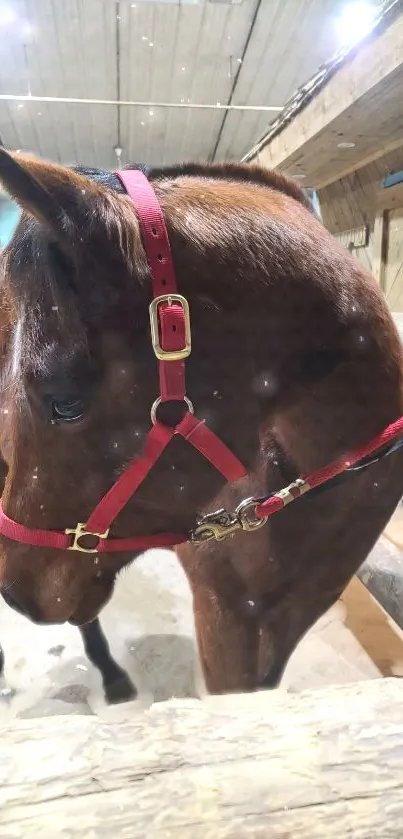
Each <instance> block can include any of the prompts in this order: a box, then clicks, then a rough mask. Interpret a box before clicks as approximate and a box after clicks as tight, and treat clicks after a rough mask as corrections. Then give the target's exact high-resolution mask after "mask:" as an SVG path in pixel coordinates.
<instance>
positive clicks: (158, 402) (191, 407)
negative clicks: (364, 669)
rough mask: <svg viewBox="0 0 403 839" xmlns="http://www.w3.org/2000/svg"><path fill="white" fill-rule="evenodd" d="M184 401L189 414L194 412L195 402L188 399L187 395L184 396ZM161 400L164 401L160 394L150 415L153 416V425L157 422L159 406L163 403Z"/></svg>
mask: <svg viewBox="0 0 403 839" xmlns="http://www.w3.org/2000/svg"><path fill="white" fill-rule="evenodd" d="M182 401H183V402H185V403H186V405H187V409H188V411H189V414H194V412H195V410H194V407H193V404H192V402H191V401H190V399H188V397H187V396H184V397H183V400H182ZM161 402H162V399H161V397H160V396H159V397H158V399H156V400H155V402H154V403H153V405H152V407H151V411H150V416H151V422H152V424H153V425H155V424H156V422H157V411H158V408H159V406H160V405H161Z"/></svg>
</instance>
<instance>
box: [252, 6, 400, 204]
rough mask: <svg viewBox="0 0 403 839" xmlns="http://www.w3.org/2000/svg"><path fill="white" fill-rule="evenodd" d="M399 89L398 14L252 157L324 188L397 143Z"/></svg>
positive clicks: (307, 183)
mask: <svg viewBox="0 0 403 839" xmlns="http://www.w3.org/2000/svg"><path fill="white" fill-rule="evenodd" d="M402 90H403V15H401V16H400V17H398V18H397V19H396V20H395V21H394V22H393V23H392V24H391V25H390V26H389V27H388V28H387V29H385V30H384V31H383V32H382V33H381V34H380V35H378V36H377V37H374V38H373V39H372V40H370V41H369V42H365V43H364V44H363V45H362V46H361V47H360V48H359V49H358V50H357V52H356V53H355V55H353V56H352V57H351V58H349V59H347V60H346V62H345V63H344V64H343V65H342V66H341V67H340V68H339V70H338V71H337V72H336V73H335V74H334V76H332V77H331V79H330V80H329V81H328V83H327V84H326V86H325V87H324V88H322V90H320V91H319V92H318V94H317V95H316V96H315V97H314V99H312V101H311V102H310V103H309V104H308V105H307V106H306V107H305V108H304V109H303V110H302V111H301V112H300V113H298V114H297V115H296V116H295V117H294V119H293V120H292V121H291V122H290V123H289V124H288V125H286V126H285V128H284V129H283V130H282V131H281V133H279V134H277V136H275V137H274V138H273V139H272V140H271V142H270V143H269V144H268V145H267V146H265V147H264V148H263V149H262V150H261V152H260V153H259V154H258V155H257V157H256V158H255V162H259V163H261V164H262V165H264V166H267V167H269V168H278V169H279V170H280V171H284V172H287V173H288V174H291V175H295V174H298V173H299V174H302V175H305V180H304V185H306V186H309V187H313V188H316V189H318V188H321V187H324V186H326V185H327V184H329V183H331V182H333V181H335V180H338V179H339V178H341V177H343V176H344V175H346V174H348V173H349V172H352V171H354V170H355V169H357V168H358V167H360V166H363V165H365V164H367V163H369V162H371V161H372V160H375V159H376V158H378V157H380V156H382V155H383V154H385V153H386V152H387V151H391V150H392V149H394V148H397V147H398V146H400V145H403V109H402ZM340 142H348V143H355V146H354V147H352V148H344V149H343V148H341V149H340V148H338V144H339V143H340Z"/></svg>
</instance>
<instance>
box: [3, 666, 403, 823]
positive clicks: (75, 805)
mask: <svg viewBox="0 0 403 839" xmlns="http://www.w3.org/2000/svg"><path fill="white" fill-rule="evenodd" d="M0 736H1V740H0V837H1V839H15V838H16V837H24V839H55V837H63V839H76V837H80V839H98V837H99V839H101V837H102V839H112V837H113V838H114V837H115V836H116V837H122V838H124V837H127V839H140V837H141V839H224V837H225V839H228V837H231V839H241V837H242V838H243V837H255V839H280V837H281V839H324V837H325V836H326V837H330V839H347V837H349V839H350V837H354V839H392V837H393V839H401V837H402V836H403V683H402V682H401V681H400V680H398V679H395V680H394V679H385V680H376V681H370V682H364V683H359V684H353V685H350V686H342V687H341V686H339V687H335V688H327V689H326V690H322V691H316V692H313V691H312V692H306V693H303V694H299V695H289V694H287V693H285V692H283V691H275V692H273V693H271V694H270V693H266V694H263V693H261V694H255V695H251V696H237V697H221V698H218V697H216V698H213V697H211V698H209V699H207V700H205V701H204V702H197V701H196V700H195V701H193V700H191V701H186V700H182V701H180V700H173V701H171V702H169V703H161V704H159V705H154V706H153V707H152V708H151V709H150V710H149V711H147V712H142V713H141V715H140V714H139V715H138V716H136V717H134V718H133V720H132V721H131V722H130V723H129V722H121V723H113V724H112V723H106V722H102V721H100V720H99V719H98V718H96V717H64V718H63V717H62V718H60V717H58V718H45V719H38V720H24V721H16V722H14V723H12V724H9V725H8V726H6V727H3V728H2V730H1V731H0Z"/></svg>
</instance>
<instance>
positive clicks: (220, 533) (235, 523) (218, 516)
mask: <svg viewBox="0 0 403 839" xmlns="http://www.w3.org/2000/svg"><path fill="white" fill-rule="evenodd" d="M256 505H257V501H255V499H254V498H247V499H246V500H245V501H242V503H241V504H239V506H238V507H237V508H236V510H235V512H234V513H229V512H228V510H224V509H222V510H216V511H215V512H214V513H207V515H205V516H202V517H201V518H200V519H199V521H198V522H197V525H196V527H195V529H194V530H193V532H192V534H191V541H192V543H193V544H194V545H199V544H201V543H202V542H209V541H211V540H213V539H214V540H215V541H217V542H220V541H221V540H222V539H226V538H227V536H232V534H233V533H236V532H237V531H239V530H243V531H245V532H248V533H249V532H251V531H252V530H259V529H260V528H261V527H263V525H264V524H266V521H267V516H266V517H265V518H258V517H257V516H256V515H251V513H253V511H254V510H255V507H256Z"/></svg>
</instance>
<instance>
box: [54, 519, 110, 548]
mask: <svg viewBox="0 0 403 839" xmlns="http://www.w3.org/2000/svg"><path fill="white" fill-rule="evenodd" d="M64 532H65V534H66V536H74V539H73V542H72V544H71V545H69V547H68V548H67V550H68V551H80V553H82V554H96V553H97V551H98V546H97V547H96V548H85V547H84V546H83V545H80V541H79V540H80V539H81V538H82V537H83V536H96V537H97V539H98V540H99V541H101V539H107V538H108V534H109V527H108V530H105V533H92V532H91V530H86V525H85V524H84V523H83V522H79V523H78V525H77V527H74V528H70V529H69V528H67V530H65V531H64Z"/></svg>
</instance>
